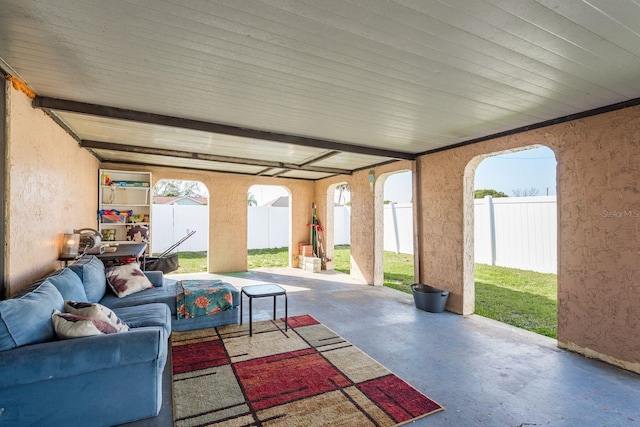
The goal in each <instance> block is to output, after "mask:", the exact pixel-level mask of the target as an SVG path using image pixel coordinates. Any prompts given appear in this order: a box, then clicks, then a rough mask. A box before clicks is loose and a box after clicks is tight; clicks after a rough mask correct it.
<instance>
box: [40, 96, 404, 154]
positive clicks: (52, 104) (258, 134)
mask: <svg viewBox="0 0 640 427" xmlns="http://www.w3.org/2000/svg"><path fill="white" fill-rule="evenodd" d="M32 105H33V107H34V108H42V109H46V110H58V111H68V112H72V113H79V114H88V115H92V116H99V117H107V118H110V119H118V120H129V121H133V122H139V123H147V124H154V125H161V126H169V127H176V128H183V129H191V130H198V131H203V132H211V133H218V134H222V135H232V136H238V137H244V138H254V139H261V140H265V141H274V142H281V143H286V144H292V145H301V146H305V147H314V148H322V149H326V150H337V151H342V152H345V153H357V154H366V155H370V156H380V157H391V158H393V159H403V160H414V158H415V155H414V154H412V153H405V152H401V151H393V150H385V149H381V148H374V147H364V146H361V145H352V144H346V143H344V142H337V141H330V140H326V139H317V138H310V137H306V136H299V135H288V134H284V133H278V132H271V131H266V130H260V129H251V128H245V127H239V126H232V125H226V124H222V123H215V122H205V121H201V120H192V119H185V118H181V117H174V116H165V115H163V114H155V113H147V112H144V111H136V110H129V109H125V108H118V107H108V106H105V105H97V104H89V103H85V102H79V101H71V100H66V99H59V98H50V97H45V96H36V97H35V98H34V99H33V102H32Z"/></svg>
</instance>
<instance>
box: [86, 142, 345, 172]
mask: <svg viewBox="0 0 640 427" xmlns="http://www.w3.org/2000/svg"><path fill="white" fill-rule="evenodd" d="M80 146H81V147H84V148H88V149H94V150H109V151H121V152H125V153H137V154H148V155H153V156H164V157H178V158H181V159H192V160H206V161H209V162H219V163H232V164H237V165H249V166H263V167H266V168H283V169H290V170H301V171H309V172H321V173H328V174H332V175H336V174H337V175H351V171H350V170H347V169H337V168H324V167H316V166H310V165H306V166H300V165H296V164H293V163H282V162H272V161H268V160H257V159H246V158H242V157H229V156H220V155H217V154H205V153H192V152H190V151H180V150H169V149H166V148H152V147H141V146H137V145H125V144H117V143H114V142H103V141H89V140H84V139H83V140H82V141H80Z"/></svg>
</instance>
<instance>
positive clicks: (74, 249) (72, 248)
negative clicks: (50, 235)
mask: <svg viewBox="0 0 640 427" xmlns="http://www.w3.org/2000/svg"><path fill="white" fill-rule="evenodd" d="M79 245H80V235H79V234H65V235H63V236H62V255H65V256H75V255H78V247H79Z"/></svg>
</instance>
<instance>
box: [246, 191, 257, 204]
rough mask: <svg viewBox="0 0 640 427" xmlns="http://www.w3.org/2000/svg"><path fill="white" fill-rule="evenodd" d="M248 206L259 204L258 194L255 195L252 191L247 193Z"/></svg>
mask: <svg viewBox="0 0 640 427" xmlns="http://www.w3.org/2000/svg"><path fill="white" fill-rule="evenodd" d="M247 206H258V201H257V200H256V196H254V195H253V194H252V193H251V192H249V194H248V195H247Z"/></svg>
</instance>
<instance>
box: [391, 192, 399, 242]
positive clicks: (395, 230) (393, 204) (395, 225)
mask: <svg viewBox="0 0 640 427" xmlns="http://www.w3.org/2000/svg"><path fill="white" fill-rule="evenodd" d="M390 204H391V218H393V234H394V236H395V241H396V253H397V254H399V253H400V236H399V235H398V234H399V233H398V216H397V214H396V202H391V203H390Z"/></svg>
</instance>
